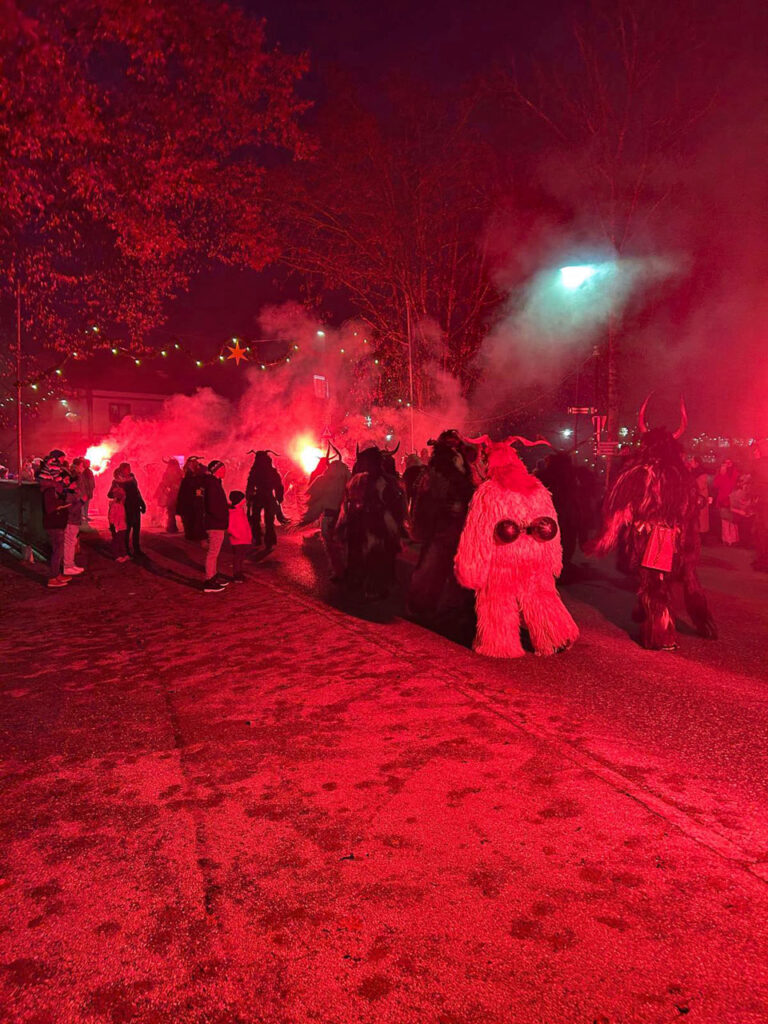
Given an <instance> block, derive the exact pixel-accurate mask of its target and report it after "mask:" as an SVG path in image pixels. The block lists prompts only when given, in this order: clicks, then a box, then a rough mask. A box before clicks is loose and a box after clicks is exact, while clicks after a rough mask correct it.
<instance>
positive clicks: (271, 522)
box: [264, 502, 277, 548]
mask: <svg viewBox="0 0 768 1024" xmlns="http://www.w3.org/2000/svg"><path fill="white" fill-rule="evenodd" d="M264 544H265V546H266V547H268V548H274V547H276V546H277V534H276V533H275V506H274V502H268V503H267V504H266V505H265V506H264Z"/></svg>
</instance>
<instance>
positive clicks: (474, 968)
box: [0, 534, 768, 1024]
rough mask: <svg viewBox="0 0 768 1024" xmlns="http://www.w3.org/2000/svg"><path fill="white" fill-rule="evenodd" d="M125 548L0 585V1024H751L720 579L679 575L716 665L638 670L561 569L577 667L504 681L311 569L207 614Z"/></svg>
mask: <svg viewBox="0 0 768 1024" xmlns="http://www.w3.org/2000/svg"><path fill="white" fill-rule="evenodd" d="M147 548H148V551H149V554H150V560H149V562H148V563H147V564H146V565H144V566H139V565H133V564H128V565H125V566H118V565H115V564H114V563H112V562H111V561H110V560H109V559H108V558H107V557H106V556H105V555H104V553H103V552H102V549H101V547H100V545H99V544H97V543H93V542H89V543H86V544H84V545H83V553H82V557H81V562H82V564H84V565H86V567H87V570H88V571H87V572H86V574H84V576H83V577H80V578H78V579H76V580H74V581H73V582H72V583H71V584H70V585H69V587H68V588H67V589H66V590H64V591H54V592H50V591H47V590H46V589H45V588H44V587H43V585H42V583H43V578H42V576H41V574H40V570H39V568H37V569H34V568H30V567H27V566H23V565H19V564H18V563H13V562H10V561H8V560H6V561H5V562H4V563H3V564H2V565H0V600H2V608H1V610H0V630H1V632H0V644H1V645H2V649H1V651H0V654H1V656H2V665H3V670H2V688H1V690H0V701H1V703H0V716H1V717H0V757H1V758H2V801H1V802H0V808H1V810H0V818H1V819H2V820H1V822H0V844H1V845H0V903H1V904H2V908H1V910H2V913H1V914H0V1007H2V1009H0V1019H2V1020H4V1021H5V1020H7V1021H10V1022H14V1024H16V1022H19V1024H22V1022H23V1024H47V1022H49V1021H50V1022H55V1024H58V1022H62V1024H70V1022H72V1024H74V1022H78V1024H79V1022H85V1024H92V1022H93V1024H95V1022H99V1024H101V1022H113V1024H122V1022H126V1024H127V1022H134V1021H135V1022H140V1024H144V1022H146V1024H166V1022H169V1024H170V1022H180V1024H198V1022H211V1024H246V1022H247V1024H251V1022H254V1024H255V1022H269V1024H273V1022H274V1024H303V1022H305V1021H321V1022H328V1024H336V1022H338V1024H342V1022H343V1024H346V1022H350V1021H365V1022H369V1021H370V1022H388V1021H392V1022H400V1021H403V1022H405V1021H414V1022H416V1021H418V1022H423V1021H426V1022H435V1024H517V1022H520V1024H538V1022H547V1024H550V1022H551V1024H571V1022H587V1024H591V1022H593V1021H600V1022H601V1024H657V1022H658V1024H666V1022H668V1021H675V1020H680V1019H686V1020H690V1021H700V1022H704V1024H715V1022H717V1024H720V1022H724V1024H758V1022H760V1024H764V1022H765V1021H766V1020H767V1019H768V976H767V972H766V964H767V963H768V948H767V947H768V942H766V937H767V936H766V932H767V926H766V920H767V919H768V915H767V914H766V911H767V910H768V899H767V898H766V896H767V895H768V893H767V890H766V880H767V879H768V828H766V821H768V795H767V794H766V785H765V778H766V761H767V760H768V752H767V751H766V736H767V735H768V729H767V728H766V724H767V723H766V720H767V718H768V707H767V703H768V701H767V700H766V697H767V695H768V683H767V682H766V666H765V662H766V658H765V655H764V646H765V638H766V635H768V633H767V631H766V624H767V623H766V620H767V619H768V601H766V597H767V596H768V593H767V592H768V587H767V586H766V583H767V580H768V578H766V577H765V576H761V575H758V574H754V573H752V572H751V570H750V569H749V567H748V553H747V552H744V551H741V550H735V551H725V550H723V549H719V548H718V549H707V550H706V551H705V556H704V564H703V570H702V576H703V579H704V582H705V585H706V586H707V588H708V590H709V593H710V596H711V599H712V604H713V608H714V613H715V617H716V619H717V622H718V625H719V627H720V630H721V639H720V640H719V641H717V642H707V641H703V640H700V639H699V638H697V637H696V636H694V635H692V634H691V633H690V631H688V632H683V633H682V635H681V644H680V649H679V650H678V651H677V652H675V653H651V652H646V651H643V650H642V649H641V648H640V647H639V646H638V645H637V643H636V640H635V639H634V634H635V632H636V629H635V627H634V626H633V625H632V623H631V618H630V612H631V607H632V603H633V595H632V592H631V590H630V589H628V588H627V585H626V582H625V581H624V580H623V579H621V578H619V577H616V576H615V574H614V573H613V572H612V570H611V568H610V565H609V564H608V563H606V562H601V563H596V562H589V563H587V562H584V563H583V564H582V566H581V569H580V572H579V574H578V578H577V580H576V581H575V582H573V583H571V584H570V585H569V586H568V587H566V588H565V589H564V595H565V599H566V601H567V603H568V605H569V607H570V609H571V611H572V613H573V615H574V617H575V618H576V620H577V622H578V623H579V625H580V627H581V629H582V638H581V640H580V641H579V643H578V644H577V645H576V646H575V647H574V649H572V650H571V651H568V652H566V653H565V654H562V655H558V656H556V657H554V658H550V659H540V658H535V657H534V656H532V655H531V656H529V657H526V658H525V659H521V660H517V661H514V662H509V663H506V662H496V661H491V660H488V659H483V658H479V657H478V656H476V655H474V654H473V653H472V652H470V651H467V650H465V649H464V648H462V647H459V646H457V645H456V644H453V643H451V642H450V641H449V640H446V639H444V638H442V637H439V636H435V635H433V634H430V633H428V632H426V631H425V630H423V629H421V628H420V627H418V626H417V625H415V624H412V623H409V622H406V621H404V620H403V619H402V618H400V617H399V616H398V608H399V606H398V602H397V600H394V601H393V602H391V603H390V604H388V605H371V606H367V607H366V608H362V609H361V608H359V607H357V606H355V605H353V604H351V603H350V602H349V600H348V599H346V598H344V597H343V596H340V595H339V594H338V593H337V592H336V591H335V590H334V589H333V588H332V587H330V585H329V584H328V583H327V582H326V576H327V571H326V569H325V566H324V562H323V558H322V552H321V550H320V548H319V546H318V543H317V541H316V540H313V539H312V538H311V537H310V538H307V539H306V540H305V541H304V542H302V540H301V538H299V537H296V536H287V535H284V534H283V535H281V537H280V543H279V545H278V548H277V551H276V552H274V553H273V554H272V555H270V556H269V557H268V558H265V559H261V560H259V561H255V562H254V563H253V565H252V567H251V569H250V575H251V580H250V581H249V582H248V583H247V584H244V585H242V586H236V585H232V586H230V587H229V588H228V589H227V591H226V592H224V593H222V594H211V595H204V594H203V593H202V592H201V591H200V590H199V581H200V580H201V579H202V573H201V571H200V566H201V564H202V552H201V551H200V549H199V548H198V547H197V546H195V545H187V544H185V543H184V542H183V541H179V540H177V539H170V538H167V537H165V536H162V535H151V536H149V537H148V539H147ZM577 561H578V559H577ZM2 1014H5V1016H2Z"/></svg>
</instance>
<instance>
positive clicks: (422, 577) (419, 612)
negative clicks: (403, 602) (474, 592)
mask: <svg viewBox="0 0 768 1024" xmlns="http://www.w3.org/2000/svg"><path fill="white" fill-rule="evenodd" d="M446 568H448V569H449V570H450V571H451V572H453V558H452V556H451V554H450V552H449V553H448V556H447V559H446V557H444V553H443V551H442V550H441V546H440V544H439V542H438V541H437V540H435V539H434V538H433V539H432V540H430V541H428V542H427V543H426V544H425V545H424V547H423V548H422V549H421V555H420V556H419V564H418V565H417V566H416V568H415V569H414V571H413V576H412V577H411V585H410V587H409V588H408V611H409V612H410V613H411V614H412V615H416V616H419V617H420V618H430V617H431V616H432V615H434V614H435V613H436V611H437V606H438V603H439V600H440V594H441V593H442V590H443V584H444V583H445V577H446Z"/></svg>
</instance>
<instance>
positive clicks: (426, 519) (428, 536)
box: [408, 430, 475, 643]
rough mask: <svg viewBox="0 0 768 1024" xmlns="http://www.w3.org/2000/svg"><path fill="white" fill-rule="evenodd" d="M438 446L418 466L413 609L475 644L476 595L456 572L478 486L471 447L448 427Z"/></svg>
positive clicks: (413, 513)
mask: <svg viewBox="0 0 768 1024" xmlns="http://www.w3.org/2000/svg"><path fill="white" fill-rule="evenodd" d="M429 444H430V445H432V446H433V450H432V456H431V458H430V460H429V466H428V467H427V469H426V470H424V467H418V468H419V469H421V470H422V472H421V475H420V476H419V478H418V479H417V481H416V483H415V485H414V491H413V501H412V506H411V533H412V535H413V539H414V540H416V541H418V542H419V543H420V544H421V545H422V547H421V554H420V556H419V562H418V565H417V566H416V568H415V569H414V572H413V576H412V577H411V585H410V588H409V590H408V611H409V613H410V614H411V615H413V616H414V617H415V618H417V619H419V620H420V621H421V622H423V623H424V624H425V625H429V626H431V627H433V628H434V629H437V630H438V631H439V632H442V633H446V634H448V635H449V636H451V637H453V638H454V639H457V640H466V641H467V642H468V643H471V642H472V638H473V636H474V633H475V619H474V594H473V593H472V591H471V590H467V589H465V588H464V587H462V586H460V584H459V582H458V580H457V579H456V575H455V573H454V571H453V560H454V558H455V557H456V550H457V548H458V546H459V538H460V537H461V531H462V530H463V529H464V523H465V522H466V518H467V509H468V508H469V503H470V501H471V500H472V494H473V493H474V490H475V485H474V481H473V479H472V469H471V466H470V463H469V460H468V458H467V454H468V451H469V445H467V444H466V443H465V442H464V441H463V440H462V438H461V437H460V435H459V434H458V432H457V431H455V430H446V431H444V432H443V433H442V434H441V435H440V437H439V438H438V439H437V440H436V441H430V442H429Z"/></svg>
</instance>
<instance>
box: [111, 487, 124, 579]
mask: <svg viewBox="0 0 768 1024" xmlns="http://www.w3.org/2000/svg"><path fill="white" fill-rule="evenodd" d="M109 493H110V499H109V532H110V533H111V534H112V554H113V555H114V556H115V561H116V562H127V561H128V527H127V525H126V522H125V491H124V490H123V488H122V487H120V486H119V485H118V484H114V485H113V486H112V488H111V490H110V492H109Z"/></svg>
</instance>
